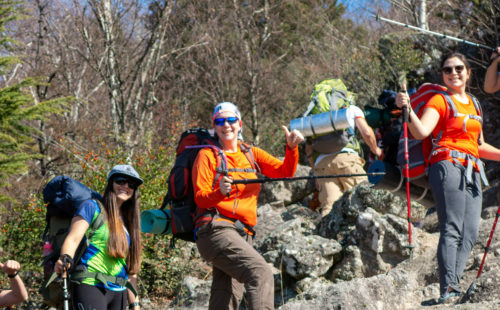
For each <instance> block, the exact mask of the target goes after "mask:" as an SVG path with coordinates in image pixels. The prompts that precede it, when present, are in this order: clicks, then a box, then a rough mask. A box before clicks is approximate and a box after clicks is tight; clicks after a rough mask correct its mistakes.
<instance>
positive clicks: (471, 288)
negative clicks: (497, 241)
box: [460, 205, 500, 303]
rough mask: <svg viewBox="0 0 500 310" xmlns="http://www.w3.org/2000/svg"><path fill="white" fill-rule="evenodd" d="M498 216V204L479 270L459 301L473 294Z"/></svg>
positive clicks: (499, 208)
mask: <svg viewBox="0 0 500 310" xmlns="http://www.w3.org/2000/svg"><path fill="white" fill-rule="evenodd" d="M498 217H500V205H499V206H498V209H497V214H496V216H495V221H494V222H493V227H492V228H491V232H490V237H489V238H488V242H487V243H486V247H485V248H484V254H483V259H482V260H481V265H480V266H479V271H478V272H477V276H476V279H474V281H472V283H471V285H470V286H469V288H468V289H467V292H466V293H465V295H464V297H463V298H462V300H461V301H460V302H461V303H463V302H466V301H467V300H468V299H469V298H470V297H471V296H472V295H473V294H474V290H475V289H476V281H477V279H479V277H480V276H481V272H482V271H483V266H484V262H485V261H486V254H488V251H489V249H490V243H491V239H493V234H494V233H495V228H496V226H497V222H498Z"/></svg>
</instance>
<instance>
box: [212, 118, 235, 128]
mask: <svg viewBox="0 0 500 310" xmlns="http://www.w3.org/2000/svg"><path fill="white" fill-rule="evenodd" d="M226 121H227V123H228V124H229V125H232V124H234V123H236V122H237V121H238V118H237V117H236V116H230V117H226V118H216V119H214V124H215V125H217V126H224V124H225V123H226Z"/></svg>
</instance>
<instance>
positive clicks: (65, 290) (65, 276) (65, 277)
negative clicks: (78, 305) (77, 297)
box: [62, 256, 69, 310]
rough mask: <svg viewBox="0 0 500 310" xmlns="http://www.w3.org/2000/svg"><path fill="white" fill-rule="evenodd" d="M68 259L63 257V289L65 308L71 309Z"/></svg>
mask: <svg viewBox="0 0 500 310" xmlns="http://www.w3.org/2000/svg"><path fill="white" fill-rule="evenodd" d="M67 264H68V260H67V257H66V256H64V257H63V272H62V280H63V285H62V290H63V308H64V310H69V289H68V265H67Z"/></svg>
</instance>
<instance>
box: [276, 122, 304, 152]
mask: <svg viewBox="0 0 500 310" xmlns="http://www.w3.org/2000/svg"><path fill="white" fill-rule="evenodd" d="M281 127H282V128H283V130H284V131H285V138H286V143H287V144H288V147H289V148H291V149H294V148H296V147H297V146H298V145H299V144H300V143H302V142H303V141H304V136H303V135H302V134H301V133H300V132H299V131H298V130H296V129H294V130H292V131H291V132H290V131H288V128H287V127H286V126H281Z"/></svg>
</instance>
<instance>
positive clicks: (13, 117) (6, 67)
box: [0, 1, 65, 202]
mask: <svg viewBox="0 0 500 310" xmlns="http://www.w3.org/2000/svg"><path fill="white" fill-rule="evenodd" d="M18 3H19V2H18V1H0V50H1V51H2V55H6V56H3V57H0V73H1V74H6V73H8V72H9V71H10V70H11V66H12V65H13V64H14V63H16V62H18V60H17V58H16V57H13V56H7V55H8V53H9V51H10V50H11V48H12V45H13V44H14V43H15V42H14V41H13V40H11V39H10V38H9V37H7V30H6V23H8V22H10V21H12V20H15V19H17V18H18V17H19V14H18V13H17V10H18V8H17V5H18ZM35 85H40V84H39V83H38V82H37V81H36V80H35V79H30V78H28V79H25V80H23V81H21V82H19V83H17V84H14V85H10V86H7V85H3V88H2V89H0V188H2V187H8V186H9V181H8V177H9V176H11V175H15V174H21V173H24V172H26V170H27V161H28V160H29V159H32V158H36V157H38V155H37V154H36V152H35V150H34V149H33V146H34V139H33V135H34V134H35V133H36V129H35V128H34V125H33V123H32V122H31V121H34V120H42V119H44V117H46V116H47V115H48V114H51V113H56V112H59V111H60V108H59V105H60V104H61V103H62V102H64V101H65V99H58V100H51V101H45V102H41V103H36V102H34V101H35V100H34V99H33V97H32V96H31V95H30V93H29V88H30V87H33V86H35ZM7 200H12V198H11V197H9V196H8V195H6V194H2V193H0V202H3V201H7Z"/></svg>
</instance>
